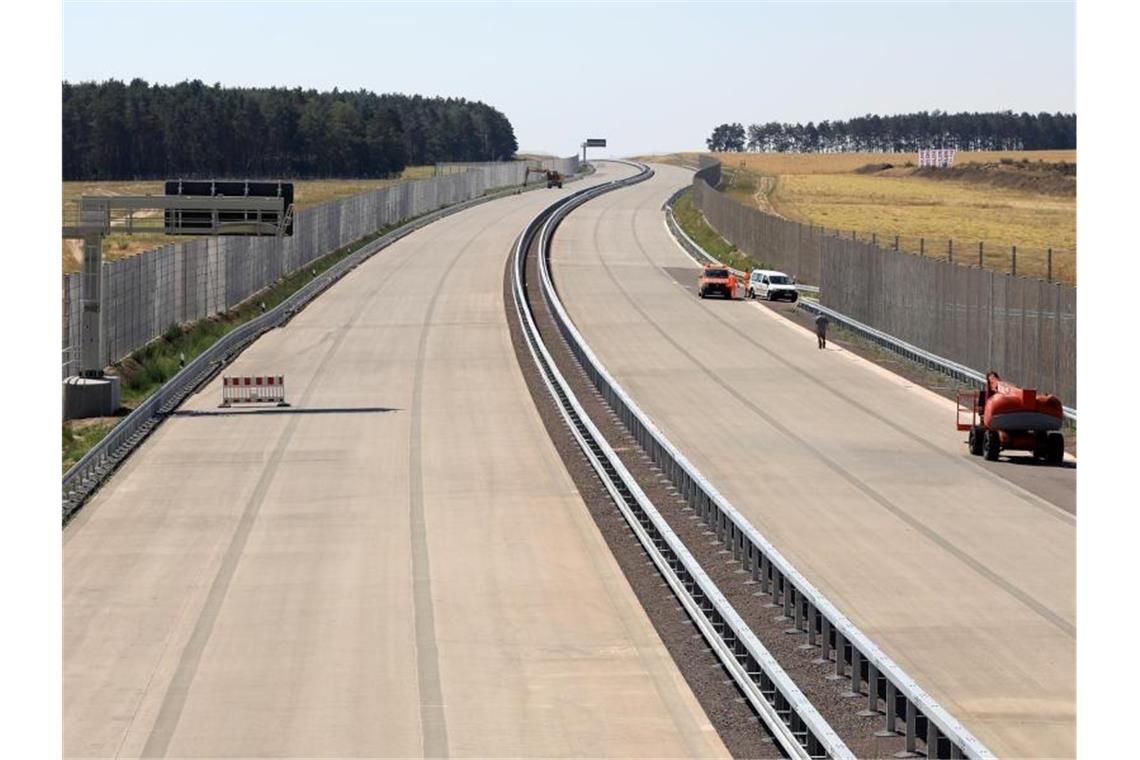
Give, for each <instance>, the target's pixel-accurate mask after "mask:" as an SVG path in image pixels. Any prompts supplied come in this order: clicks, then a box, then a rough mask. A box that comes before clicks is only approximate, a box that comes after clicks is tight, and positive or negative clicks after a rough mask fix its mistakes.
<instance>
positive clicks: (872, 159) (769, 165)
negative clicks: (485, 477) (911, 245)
mask: <svg viewBox="0 0 1140 760" xmlns="http://www.w3.org/2000/svg"><path fill="white" fill-rule="evenodd" d="M677 155H679V156H694V157H695V156H697V155H698V154H696V153H692V154H685V153H680V154H677ZM713 155H715V157H716V158H719V159H720V161H721V163H722V164H723V165H724V166H732V167H740V166H743V167H744V168H746V169H751V170H752V171H755V172H760V173H761V174H835V173H837V172H850V171H854V170H856V169H858V168H860V167H863V166H866V165H867V164H880V163H888V164H894V165H895V166H902V165H904V164H905V163H906V162H907V161H911V162H913V163H915V164H916V165H917V164H918V154H917V153H716V154H713ZM1003 158H1008V159H1010V160H1012V161H1020V160H1022V159H1023V158H1027V159H1029V160H1030V161H1037V160H1039V159H1040V160H1041V161H1047V162H1055V161H1068V162H1069V163H1074V164H1075V163H1076V162H1077V152H1076V151H1075V150H994V151H972V152H966V151H959V152H958V154H957V156H956V157H955V159H954V165H955V166H962V165H963V164H969V163H990V162H996V161H1000V160H1001V159H1003ZM694 160H695V159H694Z"/></svg>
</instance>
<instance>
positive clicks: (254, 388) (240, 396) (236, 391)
mask: <svg viewBox="0 0 1140 760" xmlns="http://www.w3.org/2000/svg"><path fill="white" fill-rule="evenodd" d="M233 404H276V405H277V406H289V404H287V403H286V402H285V376H284V375H252V376H251V375H243V376H240V377H223V378H222V403H221V406H223V407H229V406H231V405H233Z"/></svg>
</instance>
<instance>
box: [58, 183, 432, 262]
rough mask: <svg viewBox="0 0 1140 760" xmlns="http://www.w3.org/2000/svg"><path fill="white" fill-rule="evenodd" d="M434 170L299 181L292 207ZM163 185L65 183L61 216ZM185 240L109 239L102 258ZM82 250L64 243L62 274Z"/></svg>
mask: <svg viewBox="0 0 1140 760" xmlns="http://www.w3.org/2000/svg"><path fill="white" fill-rule="evenodd" d="M434 172H435V167H434V166H409V167H408V168H407V169H405V170H404V172H403V173H402V174H401V175H400V177H399V178H398V179H327V180H326V179H315V180H298V181H296V182H294V183H293V193H294V195H293V203H294V206H295V207H296V210H297V211H300V210H302V209H306V208H309V207H311V206H319V205H320V204H322V203H328V202H329V201H331V200H336V199H337V198H344V197H347V196H350V195H356V194H358V193H363V192H365V191H367V190H375V189H376V188H380V187H387V186H388V185H394V184H396V183H397V182H403V181H405V180H409V179H420V178H422V177H430V176H432V174H433V173H434ZM162 184H163V183H162V182H161V181H153V182H64V183H63V214H64V215H65V216H66V215H68V214H73V213H74V211H73V209H74V208H75V207H76V204H77V203H78V201H79V198H80V196H83V195H160V194H161V193H162ZM187 239H188V238H187V237H186V236H177V237H176V236H170V235H160V234H156V233H152V232H147V233H138V234H134V235H125V234H113V235H108V236H107V237H106V238H105V239H104V242H103V255H104V258H106V259H107V260H114V259H121V258H125V257H127V256H133V255H134V254H136V253H141V252H142V251H148V250H150V249H152V248H157V247H159V246H163V245H169V244H171V243H181V242H185V241H186V240H187ZM82 256H83V246H82V243H81V241H79V240H64V241H63V251H62V264H63V272H64V274H68V273H70V272H77V271H79V265H80V262H81V261H82Z"/></svg>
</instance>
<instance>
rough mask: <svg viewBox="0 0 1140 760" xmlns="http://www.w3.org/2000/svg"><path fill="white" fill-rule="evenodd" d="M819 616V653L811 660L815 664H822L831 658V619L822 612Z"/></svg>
mask: <svg viewBox="0 0 1140 760" xmlns="http://www.w3.org/2000/svg"><path fill="white" fill-rule="evenodd" d="M819 617H820V621H819V654H818V655H816V658H815V659H814V660H812V662H813V663H815V664H816V665H822V664H824V663H825V662H827V661H828V660H829V659H831V621H830V620H828V619H827V616H826V615H824V614H823V613H822V612H821V613H820V614H819Z"/></svg>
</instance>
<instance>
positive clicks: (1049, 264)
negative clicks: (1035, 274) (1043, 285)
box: [1045, 248, 1053, 282]
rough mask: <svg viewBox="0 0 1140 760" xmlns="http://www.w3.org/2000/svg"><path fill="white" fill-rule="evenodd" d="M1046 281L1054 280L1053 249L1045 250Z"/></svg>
mask: <svg viewBox="0 0 1140 760" xmlns="http://www.w3.org/2000/svg"><path fill="white" fill-rule="evenodd" d="M1045 282H1053V249H1052V248H1050V249H1049V250H1048V251H1046V252H1045Z"/></svg>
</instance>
